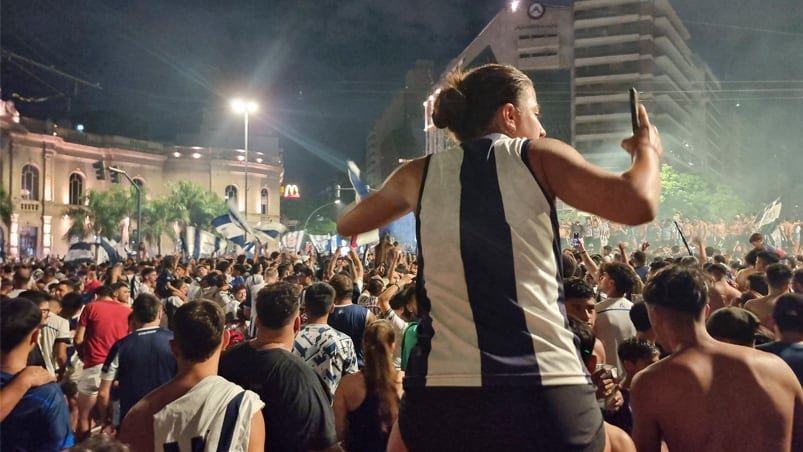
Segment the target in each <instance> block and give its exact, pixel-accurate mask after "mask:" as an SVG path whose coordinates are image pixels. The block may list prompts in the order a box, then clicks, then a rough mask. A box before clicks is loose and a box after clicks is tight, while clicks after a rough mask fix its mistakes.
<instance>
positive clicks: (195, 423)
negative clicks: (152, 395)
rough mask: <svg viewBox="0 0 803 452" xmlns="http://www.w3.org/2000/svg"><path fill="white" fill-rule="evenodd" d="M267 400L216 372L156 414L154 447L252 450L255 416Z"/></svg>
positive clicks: (173, 450) (172, 451)
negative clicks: (249, 446) (252, 421)
mask: <svg viewBox="0 0 803 452" xmlns="http://www.w3.org/2000/svg"><path fill="white" fill-rule="evenodd" d="M264 406H265V404H264V403H263V402H262V401H261V400H260V399H259V396H258V395H257V394H255V393H253V392H251V391H247V390H244V389H243V388H241V387H239V386H237V385H236V384H234V383H231V382H229V381H227V380H225V379H223V378H222V377H219V376H217V375H212V376H209V377H206V378H204V379H203V380H201V381H200V382H199V383H198V384H196V385H195V386H193V388H192V389H190V390H189V391H188V392H187V393H186V394H184V395H183V396H181V397H179V398H178V399H176V400H174V401H173V402H171V403H169V404H168V405H166V406H165V407H164V408H162V409H161V410H160V411H159V412H157V413H156V414H154V415H153V433H154V445H153V450H164V451H165V452H178V451H182V450H192V451H196V450H197V451H213V450H226V451H240V452H244V451H246V450H248V439H249V436H250V434H251V420H252V418H253V417H254V414H256V412H257V411H259V410H261V409H262V407H264Z"/></svg>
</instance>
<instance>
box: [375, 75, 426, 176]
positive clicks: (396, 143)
mask: <svg viewBox="0 0 803 452" xmlns="http://www.w3.org/2000/svg"><path fill="white" fill-rule="evenodd" d="M433 83H434V69H433V63H432V61H426V60H419V61H417V62H416V65H415V67H414V68H413V69H411V70H410V71H408V72H407V75H406V77H405V84H404V89H403V90H401V91H400V92H399V93H398V94H396V96H394V98H393V100H392V101H391V103H390V105H388V107H387V108H386V109H385V110H384V111H383V112H382V114H381V115H380V117H379V118H378V119H377V120H376V122H375V123H374V127H373V128H372V129H371V131H370V132H369V134H368V138H367V140H366V155H365V168H364V171H363V173H364V176H363V177H364V179H365V181H366V183H368V184H370V185H371V186H374V187H378V186H380V185H381V184H382V182H384V180H385V178H386V177H388V176H389V175H390V173H391V172H393V170H395V169H396V167H398V166H399V162H400V161H405V160H408V159H412V158H416V157H421V156H422V155H425V154H424V150H425V149H426V145H425V135H424V129H423V128H422V127H421V111H422V107H421V100H422V99H424V98H426V97H427V95H428V94H429V92H430V90H431V89H432V85H433Z"/></svg>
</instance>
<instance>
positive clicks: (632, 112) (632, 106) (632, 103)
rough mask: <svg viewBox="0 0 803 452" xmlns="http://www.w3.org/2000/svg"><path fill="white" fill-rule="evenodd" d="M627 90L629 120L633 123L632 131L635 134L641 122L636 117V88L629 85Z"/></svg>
mask: <svg viewBox="0 0 803 452" xmlns="http://www.w3.org/2000/svg"><path fill="white" fill-rule="evenodd" d="M628 92H629V93H630V122H631V124H632V125H633V133H634V134H635V133H636V131H637V130H638V128H639V127H640V126H641V123H640V122H639V119H638V90H637V89H636V88H635V87H631V88H630V89H629V90H628Z"/></svg>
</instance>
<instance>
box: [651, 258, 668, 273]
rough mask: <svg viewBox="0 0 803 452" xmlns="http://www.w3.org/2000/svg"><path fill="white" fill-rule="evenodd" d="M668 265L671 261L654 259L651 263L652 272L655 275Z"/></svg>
mask: <svg viewBox="0 0 803 452" xmlns="http://www.w3.org/2000/svg"><path fill="white" fill-rule="evenodd" d="M667 265H670V263H669V262H667V261H665V260H654V261H652V262H651V263H650V273H652V274H653V275H654V274H656V273H657V272H658V270H660V269H662V268H664V267H666V266H667Z"/></svg>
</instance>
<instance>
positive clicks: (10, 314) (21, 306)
mask: <svg viewBox="0 0 803 452" xmlns="http://www.w3.org/2000/svg"><path fill="white" fill-rule="evenodd" d="M41 323H42V311H40V310H39V305H37V304H36V303H34V302H33V301H31V300H29V299H27V298H20V297H18V298H12V299H10V300H3V301H2V305H0V350H2V351H3V352H4V353H7V352H10V351H11V350H14V348H16V347H17V346H18V345H20V344H21V343H22V341H23V340H25V338H26V337H28V335H29V334H31V331H33V330H34V329H35V328H36V327H37V326H39V325H40V324H41Z"/></svg>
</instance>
